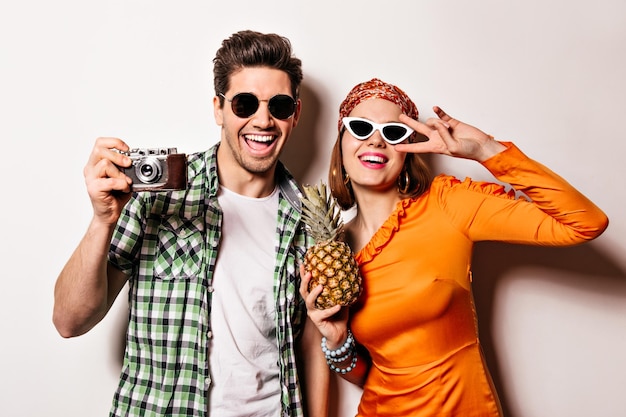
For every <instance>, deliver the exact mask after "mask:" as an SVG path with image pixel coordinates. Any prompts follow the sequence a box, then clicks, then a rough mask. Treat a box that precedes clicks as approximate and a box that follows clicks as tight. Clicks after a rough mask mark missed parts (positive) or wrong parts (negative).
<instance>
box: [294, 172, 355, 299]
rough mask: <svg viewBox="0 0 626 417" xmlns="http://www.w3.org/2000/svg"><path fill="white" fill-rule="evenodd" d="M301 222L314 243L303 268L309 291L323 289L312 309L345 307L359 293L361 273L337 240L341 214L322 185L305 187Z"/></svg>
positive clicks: (352, 257) (347, 251) (347, 250)
mask: <svg viewBox="0 0 626 417" xmlns="http://www.w3.org/2000/svg"><path fill="white" fill-rule="evenodd" d="M303 188H304V193H305V195H304V196H303V197H301V200H302V220H303V221H304V223H305V225H306V226H307V228H308V229H309V231H310V233H311V236H312V237H313V239H314V240H315V245H314V246H311V247H310V248H309V249H308V250H307V252H306V255H305V259H304V268H305V270H306V271H309V272H311V276H312V277H311V281H310V282H309V291H311V290H312V289H313V288H315V287H316V286H317V285H319V284H322V285H323V286H324V289H323V291H322V293H321V294H320V295H319V297H317V300H315V306H316V307H317V308H319V309H326V308H330V307H333V306H335V305H337V304H339V305H342V306H348V305H350V304H352V303H354V302H355V301H356V299H357V297H358V296H359V294H360V293H361V274H360V273H359V267H358V266H357V264H356V261H355V259H354V256H353V254H352V250H351V249H350V247H349V246H348V245H347V244H346V243H345V242H342V241H341V240H340V237H341V235H342V233H343V223H342V221H341V212H340V211H339V210H338V209H337V205H336V202H335V199H334V198H333V197H332V196H331V195H329V194H328V193H327V192H326V185H325V184H324V183H323V182H320V185H319V186H318V187H314V186H310V185H305V186H304V187H303Z"/></svg>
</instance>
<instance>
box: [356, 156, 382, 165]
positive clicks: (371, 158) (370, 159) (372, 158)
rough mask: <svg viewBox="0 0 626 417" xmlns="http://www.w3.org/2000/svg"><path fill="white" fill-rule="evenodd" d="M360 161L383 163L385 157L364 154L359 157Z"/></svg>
mask: <svg viewBox="0 0 626 417" xmlns="http://www.w3.org/2000/svg"><path fill="white" fill-rule="evenodd" d="M361 161H363V162H371V163H375V164H384V163H385V162H387V159H386V158H383V157H382V156H375V155H364V156H362V157H361Z"/></svg>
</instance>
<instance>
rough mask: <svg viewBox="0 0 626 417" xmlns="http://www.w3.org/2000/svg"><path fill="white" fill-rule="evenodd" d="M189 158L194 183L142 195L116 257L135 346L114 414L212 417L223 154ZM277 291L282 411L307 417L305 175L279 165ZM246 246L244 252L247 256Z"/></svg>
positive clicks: (130, 347) (120, 235)
mask: <svg viewBox="0 0 626 417" xmlns="http://www.w3.org/2000/svg"><path fill="white" fill-rule="evenodd" d="M218 146H219V144H217V145H215V146H214V147H212V148H211V149H210V150H208V151H207V152H202V153H197V154H193V155H190V156H189V160H188V177H189V186H188V188H187V190H185V191H173V192H158V193H150V192H147V193H136V194H135V195H134V196H133V198H132V199H131V200H130V202H129V203H128V204H127V205H126V208H125V210H124V211H123V213H122V215H121V217H120V220H119V222H118V225H117V228H116V230H115V232H114V234H113V239H112V241H111V249H110V253H109V261H110V262H111V263H112V264H113V265H114V266H116V267H117V268H119V269H121V270H122V271H123V272H125V273H126V274H127V275H128V276H129V277H130V280H129V286H130V287H129V288H130V291H129V306H130V311H129V325H128V332H127V336H126V352H125V355H124V364H123V368H122V374H121V378H120V384H119V387H118V389H117V391H116V393H115V396H114V399H113V407H112V410H111V413H110V415H111V416H185V417H186V416H206V415H207V414H208V411H207V398H208V395H207V394H208V389H209V384H210V378H209V375H210V374H209V359H208V350H207V347H208V345H209V337H210V333H211V322H210V320H209V317H210V315H211V293H212V280H213V273H214V269H215V261H216V259H217V253H218V250H219V242H220V238H221V227H220V225H221V223H222V212H221V210H220V207H219V205H218V202H217V191H218V186H219V183H218V178H217V163H216V152H217V147H218ZM276 178H277V181H278V184H279V187H280V197H279V207H278V213H277V228H276V235H277V239H276V241H277V242H278V246H277V247H276V257H277V258H276V259H277V260H276V267H275V270H274V299H275V302H276V312H277V314H276V327H277V335H278V336H277V337H278V345H279V352H280V357H279V358H278V364H279V367H280V380H281V387H282V410H283V411H282V415H283V416H294V417H295V416H302V415H303V409H302V395H301V392H300V387H299V381H298V374H297V371H296V359H295V341H296V338H297V337H298V336H299V334H300V331H301V327H302V324H303V320H304V319H305V317H306V310H305V306H304V303H303V301H302V298H301V297H300V295H299V292H298V285H299V271H298V266H299V264H300V263H301V261H302V259H303V256H304V253H305V251H306V244H307V241H308V239H309V238H308V237H307V235H306V232H305V229H304V227H303V226H302V225H301V223H300V212H299V200H298V198H297V195H298V193H299V190H298V187H297V184H296V182H295V181H294V180H293V178H292V177H291V175H290V174H289V173H288V172H287V170H286V169H285V168H284V167H283V165H282V164H280V163H279V164H278V168H277V171H276ZM244 257H245V254H242V259H244Z"/></svg>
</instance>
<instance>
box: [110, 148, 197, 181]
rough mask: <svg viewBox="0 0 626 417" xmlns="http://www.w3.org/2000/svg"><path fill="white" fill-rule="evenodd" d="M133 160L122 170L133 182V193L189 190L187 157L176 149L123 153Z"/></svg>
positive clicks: (151, 149)
mask: <svg viewBox="0 0 626 417" xmlns="http://www.w3.org/2000/svg"><path fill="white" fill-rule="evenodd" d="M118 152H120V153H123V154H124V155H126V156H128V157H129V158H130V159H131V160H132V165H131V166H130V167H128V168H122V167H120V169H121V170H122V171H123V172H124V173H125V174H126V175H128V176H129V177H130V178H131V179H132V180H133V184H132V189H133V191H169V190H184V189H186V188H187V156H186V155H185V154H182V153H178V152H177V150H176V148H137V149H131V150H130V151H129V152H121V151H118Z"/></svg>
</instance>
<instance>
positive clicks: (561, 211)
mask: <svg viewBox="0 0 626 417" xmlns="http://www.w3.org/2000/svg"><path fill="white" fill-rule="evenodd" d="M503 143H504V144H505V145H506V146H507V149H506V150H505V151H503V152H501V153H500V154H498V155H496V156H494V157H492V158H490V159H488V160H487V161H485V162H483V165H484V166H485V167H486V168H487V169H489V171H490V172H491V173H492V174H493V175H494V176H495V177H496V178H497V179H498V180H499V181H502V182H503V183H508V184H510V185H512V186H513V187H514V188H515V190H518V191H521V192H523V193H524V194H525V195H526V196H527V197H528V198H529V199H530V200H528V199H525V198H516V196H515V192H514V191H513V190H510V191H506V189H505V187H503V186H501V185H499V184H495V183H487V182H474V181H472V180H470V179H465V180H464V181H461V180H458V179H456V178H454V177H451V176H447V175H440V176H438V177H436V178H435V179H434V180H433V183H432V185H431V187H430V189H429V191H428V192H426V193H425V194H423V195H422V196H420V197H418V198H416V199H405V200H403V201H401V202H399V203H398V205H397V207H396V210H395V211H394V212H393V213H392V215H391V216H390V217H389V218H388V219H387V221H386V222H385V223H384V224H383V226H382V227H381V228H380V229H379V230H378V231H377V232H376V233H375V234H374V236H373V237H372V239H371V240H370V242H369V243H368V244H367V245H366V246H365V247H364V248H363V249H362V250H361V251H359V252H358V253H357V254H356V259H357V262H358V264H359V267H360V268H361V274H362V276H363V282H364V290H363V293H362V296H361V298H360V300H359V301H358V302H357V304H356V305H355V306H354V307H353V308H352V309H351V320H350V321H351V322H350V326H351V328H352V331H353V333H354V335H355V338H356V340H357V341H358V342H359V343H360V344H361V345H363V346H364V347H365V348H367V350H368V352H369V354H370V356H371V359H372V366H371V368H370V371H369V374H368V378H367V380H366V382H365V385H364V387H363V395H362V398H361V401H360V403H359V408H358V416H378V417H383V416H394V417H397V416H415V417H420V416H429V417H431V416H447V417H452V416H459V417H460V416H463V417H472V416H481V417H485V416H500V415H501V410H500V405H499V401H498V398H497V394H496V392H495V390H494V388H493V385H492V383H491V377H490V375H489V372H488V370H487V368H486V366H485V363H484V358H483V355H482V350H481V347H480V342H479V339H478V330H477V325H476V312H475V309H474V305H473V300H472V295H471V282H470V281H471V280H470V276H471V257H472V248H473V244H474V242H477V241H482V240H494V241H504V242H512V243H521V244H530V245H553V246H554V245H574V244H578V243H582V242H585V241H588V240H591V239H594V238H595V237H597V236H599V235H600V234H601V233H602V232H603V231H604V230H605V228H606V227H607V225H608V220H607V217H606V215H605V214H604V213H603V212H602V211H601V210H600V209H599V208H598V207H596V206H595V205H594V204H593V203H592V202H591V201H589V199H587V198H586V197H585V196H583V195H582V194H581V193H580V192H578V191H577V190H576V189H574V188H573V187H572V186H571V185H570V184H568V183H567V182H566V181H565V180H564V179H562V178H561V177H559V176H558V175H556V174H555V173H554V172H552V171H550V170H549V169H547V168H546V167H544V166H543V165H541V164H539V163H537V162H535V161H533V160H532V159H530V158H528V157H527V156H526V155H524V154H523V153H522V152H521V151H520V150H519V149H518V148H517V147H516V146H515V145H513V144H511V143H505V142H503ZM476 279H480V278H479V277H477V278H476Z"/></svg>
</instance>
